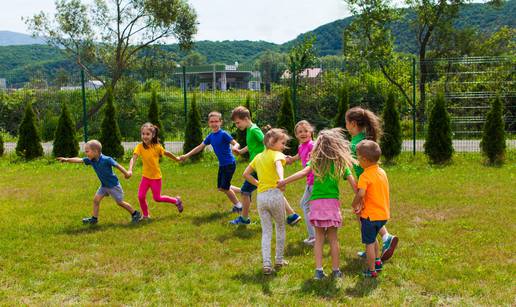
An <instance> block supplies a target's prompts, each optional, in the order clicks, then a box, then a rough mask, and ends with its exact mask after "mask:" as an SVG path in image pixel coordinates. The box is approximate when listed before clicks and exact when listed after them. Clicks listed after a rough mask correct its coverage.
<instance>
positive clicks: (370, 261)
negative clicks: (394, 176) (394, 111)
mask: <svg viewBox="0 0 516 307" xmlns="http://www.w3.org/2000/svg"><path fill="white" fill-rule="evenodd" d="M381 154H382V151H381V149H380V146H379V145H378V144H377V143H375V142H373V141H370V140H363V141H361V142H360V143H358V145H357V156H358V161H359V162H360V165H361V166H362V168H363V169H364V172H363V173H362V175H361V176H360V179H359V180H358V192H357V194H356V195H355V198H354V199H353V204H352V206H353V211H354V212H355V213H356V214H359V215H360V224H361V232H362V243H364V244H366V255H367V269H366V270H365V272H364V276H366V277H373V278H374V277H376V276H377V274H378V273H377V272H378V271H381V270H382V260H380V256H381V255H380V252H379V248H378V244H377V242H376V236H377V235H378V232H379V231H380V229H381V228H382V227H383V226H384V225H385V223H387V220H388V219H389V215H390V213H389V181H388V179H387V175H386V174H385V171H384V170H383V169H381V168H380V167H379V166H378V160H380V155H381Z"/></svg>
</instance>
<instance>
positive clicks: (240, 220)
mask: <svg viewBox="0 0 516 307" xmlns="http://www.w3.org/2000/svg"><path fill="white" fill-rule="evenodd" d="M229 223H230V224H232V225H249V224H251V219H250V218H248V219H247V220H245V219H244V218H243V217H242V216H241V215H239V216H238V217H237V218H236V219H234V220H232V221H230V222H229Z"/></svg>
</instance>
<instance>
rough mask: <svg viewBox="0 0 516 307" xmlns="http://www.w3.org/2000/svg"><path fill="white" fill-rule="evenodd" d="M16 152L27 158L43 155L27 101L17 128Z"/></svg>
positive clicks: (30, 106)
mask: <svg viewBox="0 0 516 307" xmlns="http://www.w3.org/2000/svg"><path fill="white" fill-rule="evenodd" d="M16 154H17V155H18V156H20V157H23V158H25V159H27V160H30V159H34V158H36V157H41V156H43V147H41V139H40V137H39V134H38V130H37V128H36V123H35V115H34V110H33V109H32V103H30V102H29V103H27V106H26V108H25V114H24V116H23V119H22V122H21V124H20V128H19V129H18V143H17V144H16Z"/></svg>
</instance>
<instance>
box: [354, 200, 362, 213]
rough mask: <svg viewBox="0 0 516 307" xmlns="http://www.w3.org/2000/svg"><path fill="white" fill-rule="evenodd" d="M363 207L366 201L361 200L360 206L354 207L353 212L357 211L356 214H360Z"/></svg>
mask: <svg viewBox="0 0 516 307" xmlns="http://www.w3.org/2000/svg"><path fill="white" fill-rule="evenodd" d="M363 208H364V203H363V202H360V204H359V205H358V206H356V207H353V213H355V214H356V215H359V214H360V212H361V211H362V209H363Z"/></svg>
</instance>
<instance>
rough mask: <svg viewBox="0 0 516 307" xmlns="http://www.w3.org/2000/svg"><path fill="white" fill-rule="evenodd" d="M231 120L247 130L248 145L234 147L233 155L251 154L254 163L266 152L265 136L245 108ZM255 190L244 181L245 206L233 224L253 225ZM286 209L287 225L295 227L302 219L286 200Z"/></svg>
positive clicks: (234, 110)
mask: <svg viewBox="0 0 516 307" xmlns="http://www.w3.org/2000/svg"><path fill="white" fill-rule="evenodd" d="M231 120H233V122H234V123H235V126H236V127H237V128H238V129H239V130H244V129H245V130H246V136H245V140H246V143H247V146H245V147H244V148H242V149H240V148H239V147H238V146H235V147H233V153H234V154H235V156H237V155H242V154H244V153H246V152H249V161H253V159H254V157H256V155H257V154H259V153H261V152H262V151H264V150H265V145H264V144H263V138H264V135H263V132H262V130H261V129H260V128H259V127H258V126H257V125H256V124H254V123H253V122H252V120H251V113H250V112H249V110H248V109H247V108H245V107H243V106H240V107H236V108H235V109H233V111H232V112H231ZM251 175H252V176H253V177H254V178H256V179H258V178H257V176H256V173H255V172H253V173H252V174H251ZM254 190H256V186H254V185H253V184H251V183H250V182H248V181H247V180H246V181H244V184H243V185H242V187H241V188H240V194H241V195H242V201H241V202H242V206H243V208H242V215H240V216H239V217H237V218H236V219H234V220H232V221H230V223H231V224H233V225H249V224H250V223H251V219H250V218H249V208H250V207H251V195H252V193H253V191H254ZM285 208H286V210H287V214H288V217H287V223H288V224H289V225H294V224H296V223H298V222H299V221H300V220H301V217H300V216H299V215H297V214H296V213H295V212H294V210H293V209H292V207H290V205H289V203H288V202H287V200H286V199H285Z"/></svg>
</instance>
